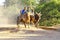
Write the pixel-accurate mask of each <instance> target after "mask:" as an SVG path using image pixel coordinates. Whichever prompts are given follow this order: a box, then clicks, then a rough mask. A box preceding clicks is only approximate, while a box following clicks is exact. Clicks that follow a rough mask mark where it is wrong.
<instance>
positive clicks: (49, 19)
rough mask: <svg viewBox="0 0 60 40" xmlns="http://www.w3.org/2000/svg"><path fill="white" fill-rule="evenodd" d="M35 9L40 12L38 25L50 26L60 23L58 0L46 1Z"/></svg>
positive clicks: (59, 4)
mask: <svg viewBox="0 0 60 40" xmlns="http://www.w3.org/2000/svg"><path fill="white" fill-rule="evenodd" d="M35 10H36V11H37V12H40V11H41V13H42V18H41V20H40V25H48V26H51V25H56V24H60V21H59V20H60V1H58V0H53V1H50V2H48V3H47V2H46V3H43V4H39V5H38V6H37V7H36V9H35Z"/></svg>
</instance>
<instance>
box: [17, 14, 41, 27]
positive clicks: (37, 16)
mask: <svg viewBox="0 0 60 40" xmlns="http://www.w3.org/2000/svg"><path fill="white" fill-rule="evenodd" d="M24 16H25V17H24V18H21V16H18V17H17V26H18V28H19V24H20V22H22V23H23V24H24V25H25V28H26V24H30V23H32V24H34V25H35V26H36V27H37V24H38V22H39V20H40V17H41V14H40V13H36V14H35V15H34V16H32V15H30V17H29V16H28V14H25V15H24Z"/></svg>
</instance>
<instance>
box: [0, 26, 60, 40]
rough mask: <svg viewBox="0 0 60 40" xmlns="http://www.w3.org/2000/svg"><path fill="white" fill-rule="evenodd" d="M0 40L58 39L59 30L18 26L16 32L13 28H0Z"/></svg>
mask: <svg viewBox="0 0 60 40" xmlns="http://www.w3.org/2000/svg"><path fill="white" fill-rule="evenodd" d="M0 40H60V31H55V30H45V29H41V28H35V27H32V26H31V27H30V28H28V27H27V28H24V27H20V30H19V31H18V32H16V31H15V28H9V27H8V28H7V27H5V28H4V27H3V28H0Z"/></svg>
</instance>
